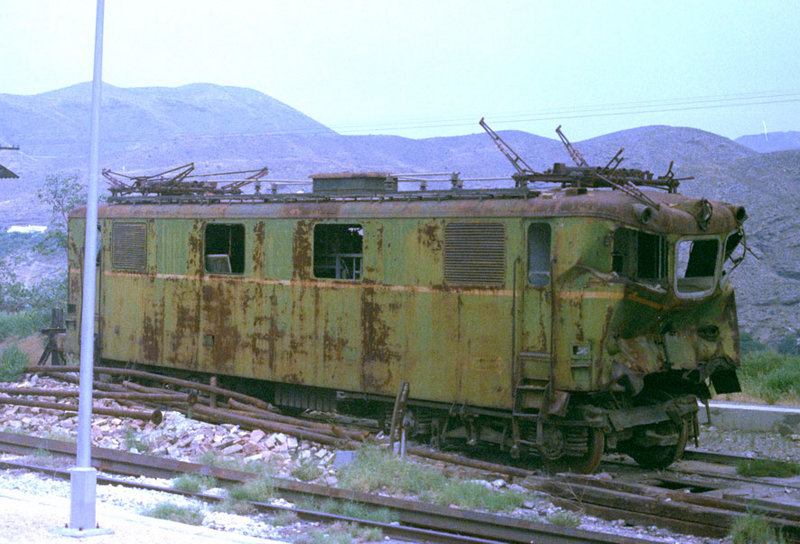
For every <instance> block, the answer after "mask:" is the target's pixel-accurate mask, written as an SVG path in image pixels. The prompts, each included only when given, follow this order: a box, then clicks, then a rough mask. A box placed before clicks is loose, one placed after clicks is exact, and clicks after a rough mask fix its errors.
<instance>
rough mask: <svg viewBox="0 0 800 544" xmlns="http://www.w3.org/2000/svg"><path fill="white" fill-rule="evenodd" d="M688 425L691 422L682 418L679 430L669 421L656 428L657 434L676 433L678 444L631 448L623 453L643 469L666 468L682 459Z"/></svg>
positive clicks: (687, 434) (687, 435)
mask: <svg viewBox="0 0 800 544" xmlns="http://www.w3.org/2000/svg"><path fill="white" fill-rule="evenodd" d="M690 424H691V422H690V420H689V419H688V418H684V419H683V420H682V421H681V425H680V429H679V428H678V427H677V426H676V425H675V423H673V422H671V421H669V422H665V423H660V424H659V425H658V426H657V427H656V430H658V431H659V432H663V433H678V442H677V443H676V444H674V445H670V446H648V447H632V448H630V449H629V450H628V451H626V452H625V453H627V454H628V455H630V456H631V457H633V460H634V461H636V463H637V464H638V465H639V466H642V467H644V468H651V469H656V470H660V469H663V468H667V467H668V466H670V465H671V464H672V463H674V462H675V461H677V460H679V459H680V458H681V457H683V450H684V449H686V443H687V442H688V441H689V425H690Z"/></svg>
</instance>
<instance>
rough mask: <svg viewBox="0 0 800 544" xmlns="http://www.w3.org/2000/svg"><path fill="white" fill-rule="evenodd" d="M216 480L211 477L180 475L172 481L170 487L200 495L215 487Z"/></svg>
mask: <svg viewBox="0 0 800 544" xmlns="http://www.w3.org/2000/svg"><path fill="white" fill-rule="evenodd" d="M216 486H217V480H216V478H214V477H213V476H205V475H202V474H181V475H180V476H178V477H177V478H175V479H174V480H172V487H173V488H174V489H177V490H179V491H186V492H188V493H200V492H201V491H205V490H206V489H209V488H212V487H216Z"/></svg>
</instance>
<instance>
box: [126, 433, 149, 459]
mask: <svg viewBox="0 0 800 544" xmlns="http://www.w3.org/2000/svg"><path fill="white" fill-rule="evenodd" d="M123 440H124V441H125V449H126V450H128V451H133V450H136V451H137V452H139V453H147V452H149V451H150V448H151V447H152V446H151V444H150V442H149V441H148V440H147V439H145V438H142V437H141V436H139V435H138V434H137V432H136V429H132V428H131V427H128V428H126V429H125V431H124V433H123Z"/></svg>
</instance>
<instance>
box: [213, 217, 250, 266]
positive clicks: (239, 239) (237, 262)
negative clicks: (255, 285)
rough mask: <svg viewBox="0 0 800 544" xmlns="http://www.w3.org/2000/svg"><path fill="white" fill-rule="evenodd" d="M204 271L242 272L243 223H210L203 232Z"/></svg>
mask: <svg viewBox="0 0 800 544" xmlns="http://www.w3.org/2000/svg"><path fill="white" fill-rule="evenodd" d="M205 241H206V244H205V253H204V261H205V263H204V266H205V271H206V272H209V273H211V274H243V273H244V225H228V224H218V223H210V224H208V225H206V232H205Z"/></svg>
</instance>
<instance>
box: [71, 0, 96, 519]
mask: <svg viewBox="0 0 800 544" xmlns="http://www.w3.org/2000/svg"><path fill="white" fill-rule="evenodd" d="M103 10H104V0H97V20H96V23H95V38H94V78H93V80H92V117H91V133H90V135H91V150H90V154H89V189H88V194H87V200H86V239H85V243H84V251H83V253H84V255H83V300H82V302H81V304H82V306H81V372H80V393H79V394H80V396H79V404H78V444H77V457H76V467H75V468H73V469H71V471H70V483H71V502H70V506H71V510H70V529H71V530H73V531H87V530H94V529H96V527H97V524H96V521H95V499H96V495H95V494H96V487H97V470H96V469H94V468H92V466H91V442H92V385H93V379H94V368H93V366H94V314H95V279H96V268H95V267H96V262H95V261H96V258H97V255H96V252H97V181H98V179H97V178H98V170H99V168H100V167H99V164H100V156H99V150H98V144H99V140H100V134H99V132H100V95H101V89H102V82H103V76H102V65H103Z"/></svg>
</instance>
